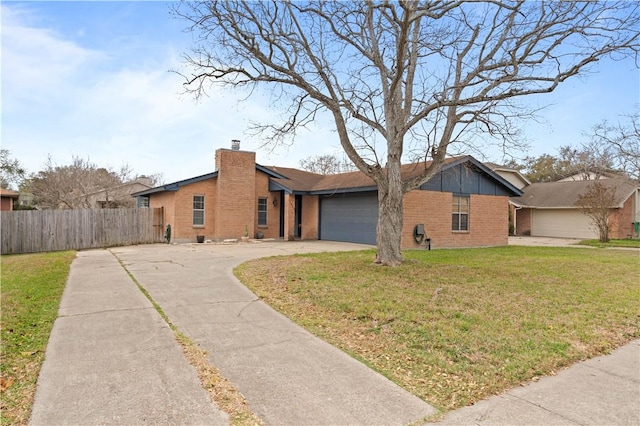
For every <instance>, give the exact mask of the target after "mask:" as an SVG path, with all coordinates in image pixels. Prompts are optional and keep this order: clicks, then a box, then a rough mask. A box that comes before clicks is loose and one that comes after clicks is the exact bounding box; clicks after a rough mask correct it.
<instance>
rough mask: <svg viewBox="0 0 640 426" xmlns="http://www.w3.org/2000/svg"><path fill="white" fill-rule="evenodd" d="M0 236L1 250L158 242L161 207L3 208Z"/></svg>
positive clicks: (32, 250)
mask: <svg viewBox="0 0 640 426" xmlns="http://www.w3.org/2000/svg"><path fill="white" fill-rule="evenodd" d="M0 240H1V241H0V244H1V250H2V254H16V253H37V252H45V251H58V250H80V249H88V248H99V247H114V246H122V245H131V244H147V243H160V242H163V241H164V216H163V209H162V208H157V209H152V208H138V209H85V210H18V211H3V212H2V213H0Z"/></svg>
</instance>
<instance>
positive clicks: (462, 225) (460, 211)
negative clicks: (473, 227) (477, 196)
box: [451, 195, 469, 231]
mask: <svg viewBox="0 0 640 426" xmlns="http://www.w3.org/2000/svg"><path fill="white" fill-rule="evenodd" d="M451 230H452V231H468V230H469V196H468V195H454V196H453V202H452V204H451Z"/></svg>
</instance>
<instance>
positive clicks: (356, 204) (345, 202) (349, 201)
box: [320, 195, 378, 244]
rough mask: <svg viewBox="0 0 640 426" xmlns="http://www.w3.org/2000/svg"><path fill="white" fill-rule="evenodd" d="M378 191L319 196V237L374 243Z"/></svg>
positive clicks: (331, 239) (322, 238)
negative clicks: (375, 192) (373, 192)
mask: <svg viewBox="0 0 640 426" xmlns="http://www.w3.org/2000/svg"><path fill="white" fill-rule="evenodd" d="M377 223H378V197H377V195H366V196H365V195H359V196H353V195H351V196H349V195H340V196H337V195H334V196H332V197H325V198H322V199H321V200H320V239H321V240H329V241H346V242H350V243H363V244H375V243H376V224H377Z"/></svg>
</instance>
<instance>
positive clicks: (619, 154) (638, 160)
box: [587, 113, 640, 181]
mask: <svg viewBox="0 0 640 426" xmlns="http://www.w3.org/2000/svg"><path fill="white" fill-rule="evenodd" d="M587 136H588V137H589V138H590V142H589V144H590V145H591V146H594V147H598V149H600V150H605V151H608V152H610V155H611V156H612V159H613V161H614V163H615V166H616V167H617V168H618V169H620V170H622V171H624V172H625V173H626V174H627V175H628V176H629V177H630V178H632V179H635V180H638V181H640V114H638V113H635V114H631V115H627V116H625V117H624V121H623V122H619V123H617V124H615V125H611V124H609V123H608V122H607V121H606V120H604V121H602V122H601V123H599V124H597V125H595V126H594V127H593V129H592V130H591V132H590V133H587Z"/></svg>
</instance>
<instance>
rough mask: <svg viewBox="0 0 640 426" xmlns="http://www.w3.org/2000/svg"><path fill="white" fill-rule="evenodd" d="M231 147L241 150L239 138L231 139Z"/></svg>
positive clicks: (234, 149)
mask: <svg viewBox="0 0 640 426" xmlns="http://www.w3.org/2000/svg"><path fill="white" fill-rule="evenodd" d="M231 149H232V150H233V151H240V141H239V140H238V139H231Z"/></svg>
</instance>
